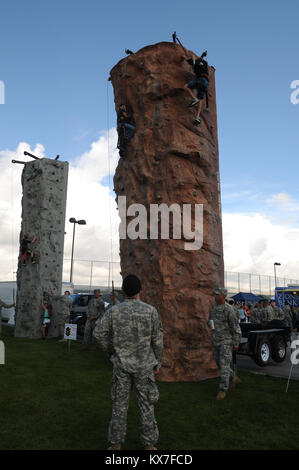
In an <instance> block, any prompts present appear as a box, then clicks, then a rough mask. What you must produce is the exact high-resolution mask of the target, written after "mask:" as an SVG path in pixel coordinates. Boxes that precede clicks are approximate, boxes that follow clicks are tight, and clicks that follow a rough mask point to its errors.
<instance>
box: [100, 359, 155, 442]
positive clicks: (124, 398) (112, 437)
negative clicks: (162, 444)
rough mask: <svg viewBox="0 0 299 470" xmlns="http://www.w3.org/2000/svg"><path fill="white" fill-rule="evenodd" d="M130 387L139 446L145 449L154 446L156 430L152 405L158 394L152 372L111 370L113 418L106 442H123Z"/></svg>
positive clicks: (115, 368) (116, 368)
mask: <svg viewBox="0 0 299 470" xmlns="http://www.w3.org/2000/svg"><path fill="white" fill-rule="evenodd" d="M133 388H134V389H135V393H136V397H137V403H138V409H139V419H140V440H141V444H142V445H144V446H146V445H153V444H156V442H157V441H158V438H159V431H158V425H157V422H156V420H155V414H154V407H155V406H154V405H155V403H157V401H158V399H159V391H158V387H157V385H156V382H155V378H154V373H153V372H149V373H147V374H140V373H139V374H129V373H128V372H126V371H124V370H122V369H120V368H118V367H114V369H113V377H112V385H111V399H112V418H111V421H110V423H109V429H108V440H109V442H111V443H112V444H118V443H123V442H124V441H125V437H126V429H127V411H128V407H129V400H130V392H131V390H132V389H133Z"/></svg>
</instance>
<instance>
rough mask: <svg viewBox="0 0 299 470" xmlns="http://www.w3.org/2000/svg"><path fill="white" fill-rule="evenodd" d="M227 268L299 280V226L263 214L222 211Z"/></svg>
mask: <svg viewBox="0 0 299 470" xmlns="http://www.w3.org/2000/svg"><path fill="white" fill-rule="evenodd" d="M223 239H224V259H225V269H226V270H228V271H239V272H244V273H256V274H268V275H273V269H274V268H273V264H274V263H275V262H279V263H281V266H280V267H279V270H278V273H279V276H280V277H288V278H292V279H299V268H298V266H299V253H298V241H299V229H297V228H292V227H291V226H286V225H278V224H274V223H273V222H271V220H270V218H269V217H267V216H265V215H262V214H255V215H246V214H228V213H224V214H223Z"/></svg>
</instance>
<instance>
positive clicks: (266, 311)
mask: <svg viewBox="0 0 299 470" xmlns="http://www.w3.org/2000/svg"><path fill="white" fill-rule="evenodd" d="M274 317H275V315H274V310H273V308H272V307H271V306H270V305H269V300H267V299H264V300H263V309H262V312H261V322H262V323H269V322H270V321H272V320H273V319H274Z"/></svg>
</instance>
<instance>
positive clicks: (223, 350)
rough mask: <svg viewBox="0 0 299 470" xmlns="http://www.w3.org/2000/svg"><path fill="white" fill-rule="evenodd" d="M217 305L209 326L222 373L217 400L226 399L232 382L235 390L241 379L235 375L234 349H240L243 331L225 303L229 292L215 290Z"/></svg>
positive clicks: (220, 289) (214, 351)
mask: <svg viewBox="0 0 299 470" xmlns="http://www.w3.org/2000/svg"><path fill="white" fill-rule="evenodd" d="M214 295H215V304H214V305H213V307H212V309H211V313H210V316H209V320H208V324H209V326H210V328H211V342H212V351H213V356H214V359H215V362H216V364H217V366H218V368H219V371H220V384H219V393H218V395H217V397H216V400H222V399H224V398H225V396H226V393H227V391H228V388H229V384H230V381H231V387H232V388H234V387H235V386H236V385H237V384H238V383H240V379H239V378H238V377H237V376H236V375H235V370H234V365H233V349H234V350H235V351H236V350H237V349H238V346H239V343H240V340H241V336H242V333H241V329H240V326H239V321H238V318H237V316H236V313H235V311H234V309H233V307H232V306H231V305H229V304H227V303H226V302H225V298H226V296H227V290H226V289H224V288H217V289H214Z"/></svg>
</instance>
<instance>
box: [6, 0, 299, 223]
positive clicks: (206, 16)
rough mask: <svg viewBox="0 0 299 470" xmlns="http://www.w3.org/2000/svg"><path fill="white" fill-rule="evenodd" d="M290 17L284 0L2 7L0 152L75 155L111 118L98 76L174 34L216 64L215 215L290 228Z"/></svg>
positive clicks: (298, 113) (14, 1) (17, 1)
mask: <svg viewBox="0 0 299 470" xmlns="http://www.w3.org/2000/svg"><path fill="white" fill-rule="evenodd" d="M298 18H299V3H298V1H293V0H287V1H285V2H283V3H281V2H278V1H276V0H275V1H269V0H263V1H262V2H261V1H256V0H251V1H247V0H238V1H235V0H228V1H225V2H224V1H220V0H211V1H209V2H199V1H198V0H196V1H185V2H182V1H177V0H171V1H170V0H163V1H156V0H153V1H151V2H145V1H142V0H141V1H140V0H139V1H135V0H133V1H127V2H123V1H119V0H115V1H114V2H102V1H98V0H84V1H83V0H80V1H78V0H60V1H57V0H52V1H51V2H50V1H40V0H39V1H37V0H28V1H27V2H24V1H23V0H22V1H21V0H11V1H10V2H5V3H4V2H2V3H1V10H0V80H2V81H3V82H4V83H5V87H6V88H5V92H6V93H5V98H6V102H5V105H0V151H1V150H2V151H3V150H5V149H9V150H14V149H16V148H17V146H18V144H19V142H27V143H28V144H30V145H31V147H32V148H34V147H35V145H36V144H37V143H40V144H42V145H43V146H44V148H45V155H47V156H49V157H52V156H56V154H60V155H61V156H62V157H63V159H65V160H68V161H72V159H74V158H75V157H78V156H80V155H82V154H83V153H84V152H87V151H88V150H89V148H90V145H91V143H92V142H94V141H96V140H97V139H98V138H99V134H100V132H101V131H105V130H106V129H107V127H113V126H114V125H115V113H114V103H113V93H112V86H111V84H110V83H109V82H107V77H108V76H109V71H110V69H111V68H112V67H113V66H114V65H115V64H116V63H117V62H118V61H119V60H121V59H122V58H123V57H124V55H125V54H124V49H125V48H129V49H132V50H134V51H137V50H138V49H140V48H142V47H144V46H146V45H148V44H153V43H157V42H160V41H165V40H166V41H167V40H169V41H171V34H172V32H173V31H177V34H178V36H179V38H180V39H181V41H182V42H183V44H184V46H185V47H186V48H188V49H191V50H193V51H195V52H197V53H201V52H202V51H203V50H204V49H207V50H208V60H209V63H210V64H211V65H214V66H215V68H216V94H217V110H218V137H219V153H220V169H221V185H222V205H223V210H224V211H227V212H229V213H234V212H235V213H240V212H242V213H246V214H254V213H255V212H263V213H264V214H268V215H269V216H270V217H273V221H274V222H275V223H279V222H280V221H281V222H282V223H287V221H289V220H292V224H293V226H296V227H298V226H299V218H298V210H297V207H298V206H297V204H298V203H299V187H298V169H299V165H298V157H299V133H298V124H299V104H298V105H294V104H292V103H291V101H290V95H291V92H292V90H291V88H290V85H291V82H292V81H294V80H299V50H298V49H299V41H298ZM107 93H108V101H107ZM108 109H109V116H107V110H108ZM104 182H105V183H107V178H106V180H104ZM280 193H282V194H287V195H288V196H289V198H290V199H289V200H287V198H284V196H283V197H282V199H279V200H275V197H274V199H273V195H277V194H280ZM271 198H272V199H271ZM277 207H278V209H277ZM280 209H281V210H280ZM282 209H283V210H282Z"/></svg>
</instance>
